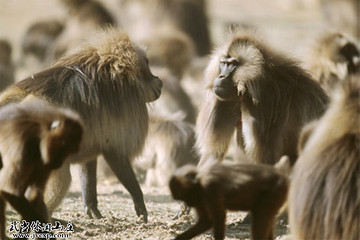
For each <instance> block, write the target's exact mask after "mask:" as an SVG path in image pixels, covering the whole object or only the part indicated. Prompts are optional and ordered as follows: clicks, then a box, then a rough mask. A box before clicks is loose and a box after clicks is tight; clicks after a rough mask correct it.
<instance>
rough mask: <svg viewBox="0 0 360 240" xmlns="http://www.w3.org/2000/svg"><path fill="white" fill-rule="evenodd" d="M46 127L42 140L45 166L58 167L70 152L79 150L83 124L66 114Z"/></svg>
mask: <svg viewBox="0 0 360 240" xmlns="http://www.w3.org/2000/svg"><path fill="white" fill-rule="evenodd" d="M46 128H47V129H46V134H45V136H44V137H43V138H41V142H40V149H41V155H42V158H43V161H44V163H45V166H47V167H48V168H50V169H56V168H59V167H60V166H61V165H62V163H63V161H64V160H65V159H66V158H67V157H68V156H69V155H70V154H73V153H76V152H77V151H78V150H79V147H80V143H81V140H82V136H83V126H82V124H81V123H80V122H79V121H78V119H76V118H71V117H69V115H67V116H66V115H64V116H59V118H57V119H56V120H54V121H52V122H50V123H49V124H48V125H47V126H46Z"/></svg>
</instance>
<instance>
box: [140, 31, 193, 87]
mask: <svg viewBox="0 0 360 240" xmlns="http://www.w3.org/2000/svg"><path fill="white" fill-rule="evenodd" d="M162 25H163V26H161V27H159V26H156V29H154V30H152V31H151V32H152V33H151V34H146V36H144V37H140V39H139V41H140V42H141V43H142V44H143V45H145V46H146V49H147V50H146V54H147V56H148V58H149V61H150V64H151V66H157V67H159V66H160V67H166V68H168V69H169V70H170V71H171V73H172V74H173V75H175V76H176V77H177V78H179V80H181V78H182V77H183V74H184V72H185V70H186V69H187V68H188V67H189V65H190V61H191V59H192V58H193V57H194V46H193V43H192V41H191V40H190V39H189V37H188V36H187V35H186V34H184V33H183V32H181V31H179V30H177V29H174V28H173V27H171V26H168V25H167V24H162ZM141 38H142V39H141ZM174 56H176V57H174Z"/></svg>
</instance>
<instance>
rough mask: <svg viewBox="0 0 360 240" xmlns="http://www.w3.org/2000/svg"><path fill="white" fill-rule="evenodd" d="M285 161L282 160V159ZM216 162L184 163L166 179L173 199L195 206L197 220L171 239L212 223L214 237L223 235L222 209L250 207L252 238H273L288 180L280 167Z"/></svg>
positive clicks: (192, 234) (192, 233) (191, 234)
mask: <svg viewBox="0 0 360 240" xmlns="http://www.w3.org/2000/svg"><path fill="white" fill-rule="evenodd" d="M284 161H285V162H284ZM286 161H288V159H284V160H283V161H281V162H279V165H278V166H277V168H279V169H276V168H274V167H272V166H266V165H254V164H245V163H242V164H240V163H238V164H222V163H216V164H214V165H212V166H210V167H208V168H203V169H201V170H198V169H197V168H196V167H195V166H191V165H186V166H183V167H181V168H179V169H177V170H176V172H175V173H174V175H173V176H172V178H171V180H170V184H169V186H170V190H171V193H172V196H173V198H174V199H177V200H181V201H184V202H185V203H186V204H187V205H189V206H191V207H195V209H196V211H197V215H198V221H197V223H196V224H195V225H194V226H192V227H191V228H190V229H189V230H187V231H186V232H184V233H182V234H180V235H179V236H177V237H176V238H175V239H190V238H193V237H195V236H196V235H199V234H201V233H203V232H204V231H206V230H208V229H210V228H212V227H214V238H215V239H224V235H225V219H226V210H237V211H250V212H251V213H252V215H253V222H252V239H273V232H272V228H273V224H274V220H275V216H276V213H277V212H278V210H279V209H280V208H281V206H282V205H283V204H284V202H285V201H286V196H287V189H288V181H287V177H285V176H284V175H283V174H282V169H281V168H282V167H283V166H285V165H287V164H290V163H289V162H287V163H286Z"/></svg>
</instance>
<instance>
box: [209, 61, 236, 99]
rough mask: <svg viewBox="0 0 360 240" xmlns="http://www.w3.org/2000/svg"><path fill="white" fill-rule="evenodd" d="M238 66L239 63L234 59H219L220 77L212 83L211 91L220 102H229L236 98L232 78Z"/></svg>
mask: <svg viewBox="0 0 360 240" xmlns="http://www.w3.org/2000/svg"><path fill="white" fill-rule="evenodd" d="M238 65H239V62H238V60H237V59H236V58H234V57H221V58H220V63H219V69H220V75H219V76H218V77H217V78H216V79H215V81H214V85H213V91H214V93H215V94H216V96H218V97H219V98H220V99H221V100H224V101H231V100H234V99H235V98H236V97H237V89H236V86H235V84H234V82H233V80H232V78H233V73H234V71H235V69H236V68H237V66H238Z"/></svg>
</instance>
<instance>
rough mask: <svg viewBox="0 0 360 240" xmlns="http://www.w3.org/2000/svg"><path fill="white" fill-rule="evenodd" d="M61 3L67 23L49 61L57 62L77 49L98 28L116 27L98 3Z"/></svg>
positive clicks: (86, 0)
mask: <svg viewBox="0 0 360 240" xmlns="http://www.w3.org/2000/svg"><path fill="white" fill-rule="evenodd" d="M62 3H63V4H64V6H65V7H66V8H67V10H68V15H67V17H66V19H67V22H66V25H65V28H64V31H63V32H62V33H61V34H60V36H59V37H58V38H57V39H56V42H55V43H54V47H53V49H52V51H51V52H50V54H49V59H50V60H57V59H58V58H59V57H61V56H63V55H64V54H65V53H66V52H68V51H71V50H73V49H74V48H77V47H78V45H79V44H80V43H81V42H82V41H84V40H85V39H86V38H89V37H91V36H92V35H93V34H94V32H95V31H97V30H98V29H99V28H101V27H104V26H115V25H116V22H115V20H114V19H113V17H112V16H111V14H110V13H109V12H108V11H107V10H106V8H105V7H104V6H103V4H102V3H100V1H96V0H62Z"/></svg>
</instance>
